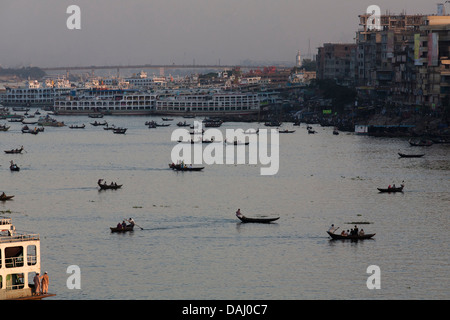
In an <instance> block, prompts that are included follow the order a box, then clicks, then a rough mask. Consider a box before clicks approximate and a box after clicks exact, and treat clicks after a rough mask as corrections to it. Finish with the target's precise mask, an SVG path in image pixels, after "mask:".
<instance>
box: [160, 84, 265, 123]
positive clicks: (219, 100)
mask: <svg viewBox="0 0 450 320" xmlns="http://www.w3.org/2000/svg"><path fill="white" fill-rule="evenodd" d="M259 110H260V101H259V98H258V95H257V94H255V93H242V92H231V93H228V92H221V91H219V90H212V91H200V92H191V91H187V92H170V93H162V94H159V95H158V96H157V98H156V104H155V109H154V112H153V113H154V114H158V115H178V116H186V115H191V114H192V115H196V116H210V117H211V116H245V115H252V114H257V113H258V112H259Z"/></svg>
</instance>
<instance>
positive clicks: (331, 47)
mask: <svg viewBox="0 0 450 320" xmlns="http://www.w3.org/2000/svg"><path fill="white" fill-rule="evenodd" d="M355 51H356V44H354V43H324V45H323V46H322V47H320V48H318V54H317V59H316V62H317V79H319V80H325V79H333V80H336V82H337V83H339V84H342V85H353V84H354V78H355Z"/></svg>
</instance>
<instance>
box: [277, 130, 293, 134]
mask: <svg viewBox="0 0 450 320" xmlns="http://www.w3.org/2000/svg"><path fill="white" fill-rule="evenodd" d="M294 132H295V130H288V129H286V130H278V133H294Z"/></svg>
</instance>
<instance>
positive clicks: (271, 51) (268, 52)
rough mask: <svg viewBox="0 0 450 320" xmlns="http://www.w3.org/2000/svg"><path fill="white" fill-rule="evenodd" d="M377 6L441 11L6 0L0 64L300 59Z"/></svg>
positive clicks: (343, 34) (264, 1) (350, 35)
mask: <svg viewBox="0 0 450 320" xmlns="http://www.w3.org/2000/svg"><path fill="white" fill-rule="evenodd" d="M372 4H376V5H378V6H379V7H380V9H381V13H382V14H384V13H385V12H386V11H388V12H391V13H402V12H406V13H407V14H419V13H424V14H435V13H436V4H435V3H424V2H423V1H418V0H414V1H412V0H398V1H394V2H393V1H386V0H383V1H381V0H380V1H376V2H373V1H356V0H350V1H321V2H317V1H312V0H306V1H294V0H284V1H281V2H275V1H269V0H245V1H237V0H228V1H222V0H189V1H179V0H165V1H161V0H155V1H152V2H149V1H145V0H131V1H127V2H125V1H123V0H109V1H105V0H98V1H95V3H91V2H90V1H86V0H78V1H68V0H65V1H56V0H42V1H39V2H33V1H30V0H16V1H10V0H6V1H2V4H1V7H0V28H1V29H2V32H1V33H0V43H1V45H0V65H1V66H2V67H17V66H30V65H31V66H39V67H44V68H45V67H52V66H53V67H55V66H62V65H64V66H80V65H115V64H116V65H129V64H185V65H189V64H193V63H196V64H222V65H227V64H228V65H232V64H240V63H241V62H242V61H245V60H252V61H280V62H291V63H292V64H294V63H295V56H296V54H297V51H298V50H300V51H301V54H302V57H303V58H305V57H306V58H312V57H313V56H314V55H315V54H316V52H317V48H318V47H320V46H321V45H322V44H323V43H326V42H341V43H345V42H353V41H354V40H353V39H354V36H355V33H356V31H357V30H358V27H359V26H358V23H359V20H358V15H359V14H363V13H365V11H366V8H367V7H368V6H369V5H372ZM70 5H78V6H79V7H80V9H81V30H69V29H68V28H67V26H66V21H67V19H68V18H69V16H70V14H67V13H66V10H67V7H68V6H70ZM447 10H448V8H447Z"/></svg>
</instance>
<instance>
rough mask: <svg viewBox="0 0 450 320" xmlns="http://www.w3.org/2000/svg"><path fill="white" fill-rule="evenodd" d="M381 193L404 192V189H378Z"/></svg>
mask: <svg viewBox="0 0 450 320" xmlns="http://www.w3.org/2000/svg"><path fill="white" fill-rule="evenodd" d="M377 189H378V191H380V192H389V193H390V192H403V187H399V188H377Z"/></svg>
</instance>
